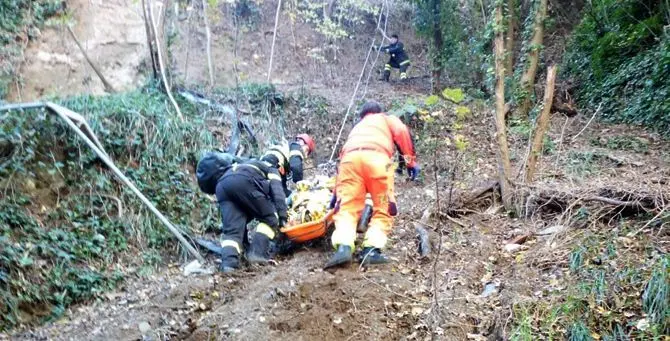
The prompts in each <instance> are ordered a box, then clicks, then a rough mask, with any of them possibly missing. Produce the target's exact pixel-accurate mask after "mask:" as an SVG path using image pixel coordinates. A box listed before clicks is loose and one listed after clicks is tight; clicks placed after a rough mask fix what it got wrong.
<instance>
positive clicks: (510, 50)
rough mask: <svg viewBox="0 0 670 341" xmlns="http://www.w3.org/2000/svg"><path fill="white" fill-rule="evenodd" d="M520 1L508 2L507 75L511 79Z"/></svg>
mask: <svg viewBox="0 0 670 341" xmlns="http://www.w3.org/2000/svg"><path fill="white" fill-rule="evenodd" d="M517 4H518V0H507V13H508V17H509V19H508V22H507V36H506V37H505V52H506V54H505V74H506V75H507V76H508V77H509V76H511V75H512V74H513V73H514V38H515V36H516V31H517V29H518V25H519V20H518V18H517V7H518V6H517Z"/></svg>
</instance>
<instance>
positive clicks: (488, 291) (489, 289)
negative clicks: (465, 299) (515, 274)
mask: <svg viewBox="0 0 670 341" xmlns="http://www.w3.org/2000/svg"><path fill="white" fill-rule="evenodd" d="M498 288H500V281H498V280H496V281H493V282H489V283H486V285H485V286H484V291H482V293H481V294H480V296H481V297H489V296H491V295H493V294H496V293H498Z"/></svg>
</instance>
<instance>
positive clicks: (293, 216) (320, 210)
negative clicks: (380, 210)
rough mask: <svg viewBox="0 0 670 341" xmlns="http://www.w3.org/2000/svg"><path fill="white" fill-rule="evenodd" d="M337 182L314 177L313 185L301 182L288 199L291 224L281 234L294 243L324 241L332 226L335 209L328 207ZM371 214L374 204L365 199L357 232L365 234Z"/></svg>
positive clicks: (310, 182)
mask: <svg viewBox="0 0 670 341" xmlns="http://www.w3.org/2000/svg"><path fill="white" fill-rule="evenodd" d="M334 183H335V178H334V177H332V178H326V177H320V176H317V177H315V179H314V180H312V181H300V182H298V183H297V184H296V190H295V191H294V193H293V194H291V197H290V198H289V202H290V206H289V222H288V223H287V225H286V226H285V227H283V228H282V229H280V231H281V232H282V233H283V234H284V235H285V236H286V238H287V239H289V240H290V241H291V242H294V243H306V242H309V241H311V240H314V239H318V238H322V237H325V236H326V235H327V234H328V231H329V229H330V227H331V226H332V224H333V215H334V213H335V210H334V209H329V208H328V204H329V203H330V199H331V196H332V191H333V188H334ZM371 214H372V200H371V199H370V198H369V196H368V197H367V199H366V205H365V209H364V210H363V213H362V215H361V219H360V221H359V223H358V227H357V230H358V232H365V230H366V229H367V224H368V222H369V220H370V216H371Z"/></svg>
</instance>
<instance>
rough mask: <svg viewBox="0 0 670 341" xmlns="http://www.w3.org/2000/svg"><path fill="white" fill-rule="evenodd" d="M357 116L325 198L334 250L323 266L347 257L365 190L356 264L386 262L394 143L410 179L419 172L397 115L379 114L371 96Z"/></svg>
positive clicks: (345, 260) (392, 200) (406, 130)
mask: <svg viewBox="0 0 670 341" xmlns="http://www.w3.org/2000/svg"><path fill="white" fill-rule="evenodd" d="M359 117H360V121H359V122H358V123H357V124H356V125H355V126H354V128H353V129H352V130H351V133H349V137H348V138H347V141H346V142H345V144H344V146H343V147H342V151H341V153H340V164H339V167H338V174H337V181H336V184H335V196H334V197H333V202H332V203H331V204H332V205H333V206H335V207H334V209H335V210H336V213H335V215H334V216H333V220H334V221H335V231H334V232H333V235H332V243H333V246H335V248H336V249H337V251H336V252H335V254H334V255H333V256H332V257H331V258H330V259H329V260H328V262H327V263H326V265H325V267H324V268H326V269H327V268H331V267H335V266H340V265H346V264H349V263H350V262H351V260H352V253H353V249H354V242H355V241H356V226H357V224H358V220H359V217H360V215H361V212H362V211H363V209H364V207H365V195H366V193H369V194H370V195H371V197H372V202H373V212H372V217H371V219H370V223H369V225H368V229H367V231H366V232H365V239H364V241H363V245H362V246H363V250H362V252H360V253H359V254H358V261H360V262H361V264H382V263H387V262H388V258H386V256H384V255H383V254H382V250H383V249H384V247H385V246H386V241H387V240H388V234H389V233H390V232H391V228H392V225H393V217H394V216H395V215H397V213H398V208H397V205H396V202H395V196H394V194H393V187H394V185H393V177H394V173H395V169H394V168H393V162H392V159H391V158H392V156H393V153H394V150H395V147H396V146H398V148H399V149H400V153H401V155H402V156H403V158H404V160H405V162H406V165H407V171H408V173H409V176H410V178H411V179H412V180H416V177H417V176H418V174H419V171H420V167H419V165H418V164H417V162H416V153H415V151H414V144H413V142H412V136H411V135H410V132H409V128H407V126H406V125H405V124H403V123H402V122H401V121H400V119H399V118H398V117H395V116H391V115H387V114H385V113H383V112H382V108H381V105H380V104H379V103H377V102H374V101H369V102H367V103H365V104H363V106H362V107H361V110H360V112H359Z"/></svg>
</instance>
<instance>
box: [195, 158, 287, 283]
mask: <svg viewBox="0 0 670 341" xmlns="http://www.w3.org/2000/svg"><path fill="white" fill-rule="evenodd" d="M196 175H197V178H198V184H199V185H200V188H201V189H202V190H203V191H204V192H205V193H208V194H216V199H217V201H218V203H219V209H220V211H221V221H222V226H221V238H220V240H221V247H222V249H223V252H222V254H221V264H220V265H219V269H220V270H221V271H223V272H233V271H234V270H235V269H237V268H239V266H240V254H241V253H242V248H243V246H244V245H246V244H248V243H245V241H246V239H247V224H248V223H249V222H250V221H251V220H252V219H256V220H258V221H259V224H258V226H257V227H256V233H255V234H254V235H253V238H252V240H251V246H250V248H249V250H248V252H247V255H246V258H247V260H248V261H249V262H250V263H252V264H254V263H255V264H265V263H267V262H268V261H269V260H270V243H271V241H272V240H273V239H274V238H275V235H276V234H277V231H278V230H279V228H280V227H281V226H283V225H284V224H285V223H286V221H287V219H288V215H287V208H286V202H285V201H286V197H285V196H284V191H283V188H282V185H281V176H280V175H279V173H278V171H277V169H276V168H274V167H272V166H271V165H270V164H269V163H267V162H264V161H260V160H256V159H250V160H247V161H244V162H241V163H234V159H233V156H232V155H230V154H225V153H218V152H210V153H207V154H205V156H204V157H203V158H202V159H201V160H200V162H198V167H197V170H196ZM214 179H216V181H214Z"/></svg>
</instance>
